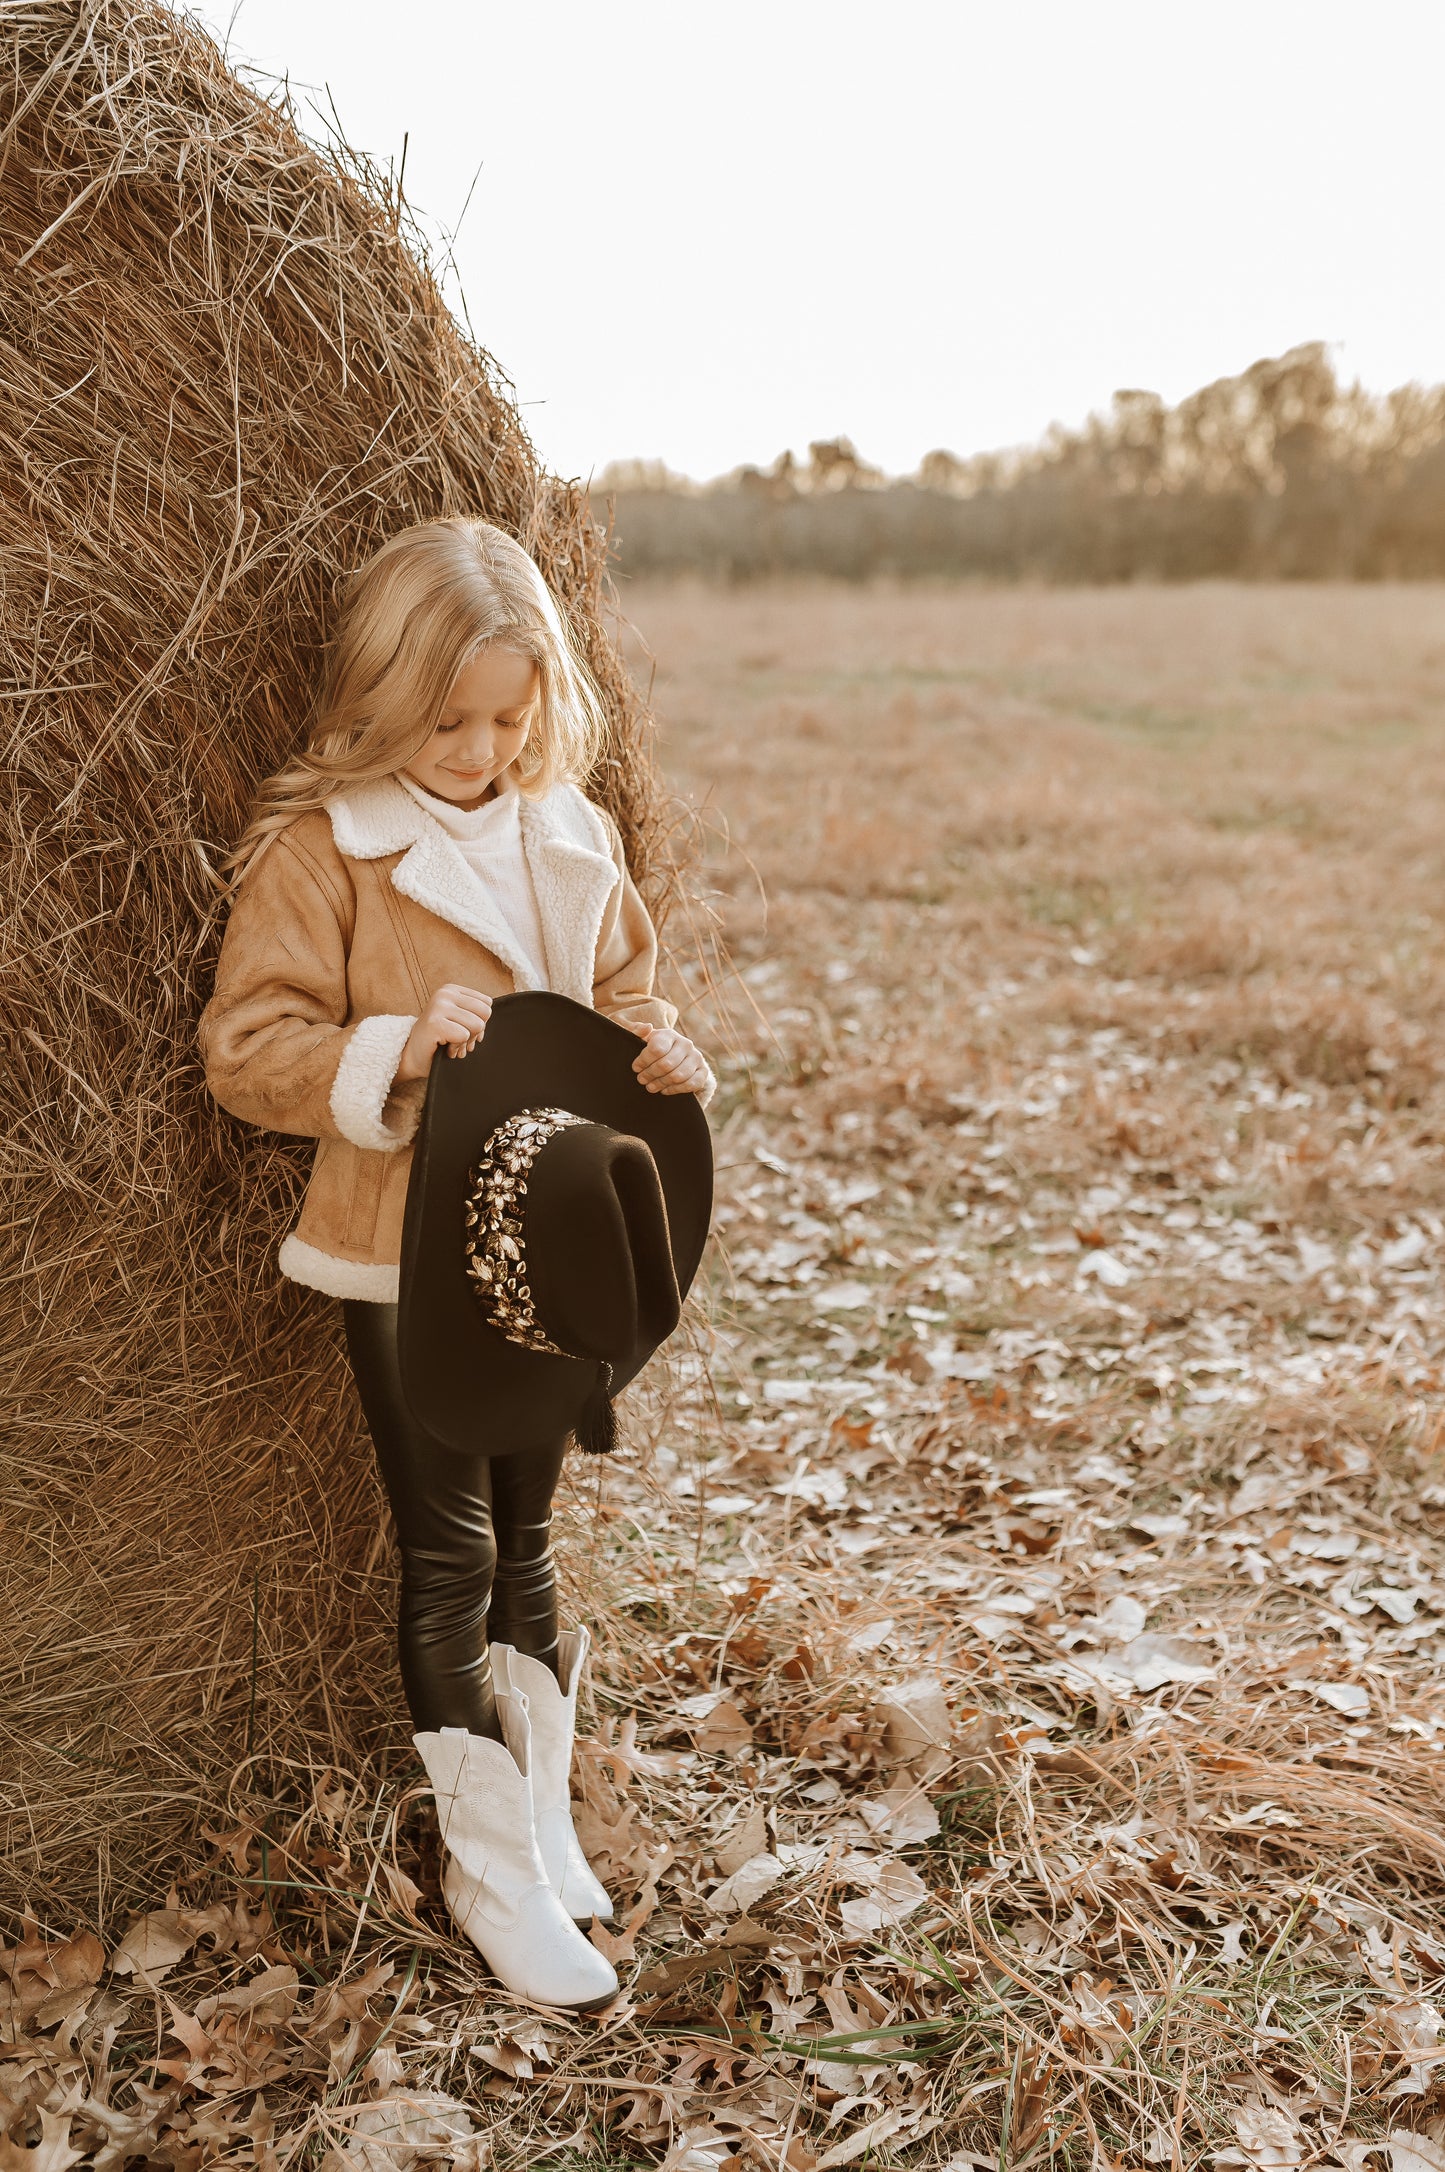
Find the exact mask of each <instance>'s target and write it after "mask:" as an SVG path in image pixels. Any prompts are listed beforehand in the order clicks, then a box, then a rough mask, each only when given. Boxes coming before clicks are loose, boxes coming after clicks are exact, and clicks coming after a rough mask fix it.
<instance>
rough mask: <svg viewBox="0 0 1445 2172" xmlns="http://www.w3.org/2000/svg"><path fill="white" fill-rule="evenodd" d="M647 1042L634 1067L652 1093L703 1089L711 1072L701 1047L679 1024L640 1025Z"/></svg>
mask: <svg viewBox="0 0 1445 2172" xmlns="http://www.w3.org/2000/svg"><path fill="white" fill-rule="evenodd" d="M637 1031H638V1032H639V1033H640V1034H641V1035H642V1038H643V1040H644V1041H646V1043H647V1046H646V1048H644V1050H643V1051H642V1054H641V1055H640V1056H639V1057H638V1058H637V1060H636V1062H635V1063H634V1064H633V1066H632V1068H633V1070H634V1071H635V1072H636V1073H637V1076H638V1077H639V1078H640V1079H641V1081H642V1083H643V1085H644V1086H645V1087H646V1088H647V1090H648V1092H649V1093H650V1094H696V1093H701V1091H702V1089H703V1088H704V1086H706V1084H707V1082H708V1080H709V1078H711V1076H712V1073H711V1071H710V1070H709V1069H708V1061H707V1058H706V1056H704V1054H703V1052H702V1050H701V1049H700V1048H698V1047H696V1046H695V1045H694V1044H693V1042H691V1041H690V1040H689V1039H688V1037H687V1035H686V1034H685V1033H679V1032H678V1030H677V1028H676V1026H639V1027H638V1028H637Z"/></svg>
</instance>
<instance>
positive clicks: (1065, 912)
mask: <svg viewBox="0 0 1445 2172" xmlns="http://www.w3.org/2000/svg"><path fill="white" fill-rule="evenodd" d="M625 608H626V611H627V613H628V616H629V619H630V621H631V623H632V629H633V630H632V632H631V633H630V635H629V643H630V648H631V653H632V658H633V663H634V668H635V669H636V671H637V672H638V674H639V676H640V677H641V678H642V680H643V682H644V684H645V683H646V681H647V678H648V676H649V674H650V673H652V674H654V675H655V676H654V688H653V691H654V700H655V703H656V706H657V709H658V712H659V715H660V717H661V719H662V724H663V731H662V747H661V751H662V756H663V760H664V764H665V766H666V768H667V771H668V773H669V775H670V777H671V779H672V781H673V783H674V784H675V785H676V787H677V788H678V790H679V791H680V792H682V793H683V794H684V795H685V796H686V797H688V798H689V799H690V800H691V801H692V802H693V803H694V805H696V806H698V807H699V808H701V809H702V811H703V815H704V820H705V822H706V824H707V845H706V864H705V876H706V881H707V883H708V885H709V887H710V889H711V893H712V902H713V907H714V910H715V911H716V914H717V916H718V919H719V923H720V926H721V930H722V932H723V934H724V936H725V939H726V941H727V943H728V945H729V947H730V950H731V955H732V958H733V961H734V964H735V967H736V977H735V979H734V980H733V982H732V983H731V984H730V986H729V987H728V988H726V989H725V990H724V991H723V997H724V1000H725V1002H726V1006H727V1010H728V1014H729V1017H730V1021H731V1024H730V1026H729V1028H728V1031H729V1033H730V1049H729V1052H728V1053H727V1055H726V1056H725V1058H724V1059H723V1060H722V1062H721V1064H720V1069H721V1070H722V1073H723V1088H722V1092H721V1094H720V1096H719V1101H718V1104H717V1107H716V1111H715V1113H716V1115H717V1118H718V1144H719V1161H720V1200H719V1212H718V1233H719V1234H718V1245H717V1251H716V1256H715V1262H714V1287H713V1306H712V1322H711V1328H710V1331H709V1334H710V1345H709V1346H704V1344H703V1343H702V1341H701V1340H700V1341H699V1346H698V1347H697V1348H696V1349H695V1350H693V1351H691V1352H686V1351H685V1352H683V1353H682V1354H681V1355H680V1356H678V1357H677V1358H675V1360H674V1361H673V1363H672V1364H671V1367H670V1369H669V1372H668V1374H667V1377H666V1378H665V1379H663V1380H661V1381H660V1382H659V1383H657V1384H656V1386H655V1388H654V1390H653V1392H652V1395H651V1399H650V1400H649V1401H648V1402H647V1403H646V1404H645V1405H641V1406H639V1407H638V1408H637V1409H636V1410H635V1412H634V1413H633V1417H632V1430H633V1438H634V1452H633V1454H632V1456H631V1457H630V1458H629V1459H628V1460H627V1461H626V1462H625V1463H624V1464H623V1465H622V1466H620V1467H613V1468H609V1469H606V1470H602V1471H600V1472H599V1471H598V1470H594V1469H593V1468H591V1467H589V1468H588V1469H586V1470H585V1471H583V1470H580V1469H579V1470H576V1471H574V1473H573V1474H572V1477H571V1480H570V1482H569V1483H570V1485H571V1489H572V1490H571V1493H570V1495H569V1499H568V1503H567V1506H566V1510H565V1515H564V1523H565V1539H566V1550H567V1562H568V1574H569V1579H570V1585H571V1590H572V1593H573V1596H574V1598H575V1601H576V1603H577V1604H578V1605H579V1606H580V1608H581V1609H582V1610H583V1612H584V1613H585V1614H586V1615H587V1616H588V1617H589V1618H590V1619H591V1620H592V1621H593V1622H594V1625H595V1626H596V1629H597V1632H598V1638H599V1651H598V1654H597V1658H596V1662H595V1667H594V1713H593V1716H592V1723H591V1724H592V1732H591V1736H590V1739H589V1741H588V1742H587V1743H586V1744H584V1745H583V1746H582V1750H581V1754H580V1759H579V1763H580V1774H579V1779H580V1785H581V1789H582V1796H583V1809H582V1812H581V1824H582V1829H583V1835H584V1839H585V1841H586V1844H587V1846H588V1848H589V1852H591V1853H592V1855H593V1857H594V1859H595V1860H596V1861H597V1862H598V1865H599V1868H600V1869H601V1870H602V1872H603V1874H604V1875H605V1876H607V1877H608V1878H609V1879H610V1880H611V1882H612V1884H613V1886H614V1889H615V1890H616V1892H617V1893H618V1895H619V1897H620V1900H621V1903H622V1911H621V1921H620V1923H619V1925H618V1926H617V1927H616V1928H615V1930H614V1932H613V1933H612V1934H610V1935H609V1934H605V1933H599V1934H598V1935H599V1938H600V1939H601V1940H602V1941H603V1942H604V1943H605V1945H606V1948H607V1950H608V1951H610V1952H612V1953H614V1954H615V1956H616V1958H617V1961H618V1966H619V1969H620V1971H621V1973H622V1976H623V1980H624V1985H625V1987H626V1989H625V1995H624V1997H623V1998H622V1999H621V2000H620V2001H619V2002H618V2004H617V2005H616V2006H615V2007H614V2008H613V2010H612V2011H611V2012H610V2013H608V2014H607V2015H604V2016H603V2017H601V2018H600V2019H588V2020H582V2021H558V2020H557V2019H556V2018H555V2017H551V2016H548V2015H545V2014H541V2013H537V2012H530V2013H529V2012H526V2011H525V2010H523V2009H521V2008H518V2007H516V2006H515V2005H513V2004H512V2003H511V2002H507V2001H503V2000H501V1999H500V1998H499V1997H498V1996H497V1995H496V1993H495V1991H494V1990H493V1989H492V1988H490V1987H489V1986H488V1983H487V1980H486V1979H485V1978H484V1977H483V1976H482V1975H481V1974H480V1973H479V1972H478V1971H476V1970H474V1969H472V1968H471V1967H470V1965H469V1963H468V1961H467V1957H466V1955H465V1954H464V1953H463V1952H461V1950H460V1949H459V1948H458V1947H457V1946H456V1945H455V1944H454V1943H453V1942H452V1941H451V1940H450V1939H449V1937H448V1935H447V1933H446V1928H445V1921H444V1918H443V1916H442V1915H441V1913H440V1910H439V1904H438V1900H437V1883H436V1853H435V1840H434V1828H433V1826H432V1825H431V1823H430V1819H429V1813H428V1809H427V1806H426V1805H425V1803H424V1802H423V1801H422V1800H421V1799H420V1798H419V1796H418V1795H417V1794H416V1792H415V1779H416V1775H415V1773H414V1772H413V1771H411V1770H410V1768H407V1767H404V1766H403V1767H399V1768H398V1772H397V1773H394V1774H391V1775H388V1774H387V1773H384V1772H381V1773H378V1772H376V1771H373V1770H371V1769H370V1768H365V1769H358V1770H357V1771H355V1772H330V1773H289V1774H279V1773H278V1774H272V1775H270V1776H269V1778H268V1780H267V1786H268V1787H269V1790H270V1792H269V1794H265V1793H263V1792H262V1791H261V1783H260V1781H259V1780H258V1779H257V1777H256V1776H255V1775H254V1774H250V1775H248V1776H247V1778H246V1781H245V1790H244V1791H243V1790H242V1789H241V1787H240V1786H239V1785H238V1787H237V1788H236V1789H235V1790H233V1793H232V1796H231V1798H230V1802H229V1804H228V1805H227V1806H226V1807H225V1814H224V1815H219V1814H218V1818H217V1821H216V1823H215V1826H214V1828H213V1831H212V1835H211V1847H210V1853H209V1857H208V1859H207V1860H206V1861H204V1862H203V1861H201V1860H199V1859H198V1860H197V1862H196V1863H195V1864H193V1865H187V1866H178V1878H177V1885H176V1888H175V1890H174V1891H173V1892H172V1893H171V1894H170V1895H169V1896H167V1897H164V1898H165V1906H164V1907H162V1906H161V1901H162V1898H163V1896H160V1895H158V1896H157V1908H156V1912H155V1913H154V1914H153V1915H152V1916H151V1917H149V1918H144V1919H142V1920H141V1922H140V1923H139V1924H138V1925H136V1926H134V1927H133V1928H132V1930H131V1932H130V1933H129V1934H128V1936H127V1939H126V1941H124V1942H123V1944H122V1946H121V1948H120V1949H118V1950H116V1949H112V1950H110V1951H109V1952H107V1951H106V1950H105V1949H104V1948H103V1947H102V1945H101V1944H100V1942H99V1941H97V1940H96V1939H95V1938H94V1937H92V1936H90V1934H88V1933H80V1934H78V1935H75V1936H70V1937H65V1936H64V1935H63V1932H64V1928H65V1927H61V1926H41V1925H36V1926H34V1927H33V1931H32V1934H31V1936H30V1939H29V1942H28V1944H26V1945H22V1946H21V1947H19V1948H13V1949H11V1951H10V1953H9V1954H8V1956H6V1966H7V1968H8V1972H9V1977H10V1983H11V1993H12V1999H11V2008H10V2019H9V2022H8V2024H7V2025H6V2027H5V2028H3V2029H0V2035H3V2034H7V2033H8V2036H9V2038H10V2043H9V2045H8V2047H7V2046H6V2045H5V2044H3V2043H0V2168H3V2172H10V2168H11V2167H12V2166H19V2165H27V2166H36V2167H39V2166H43V2167H44V2168H45V2172H50V2168H52V2167H54V2168H56V2172H64V2168H65V2167H67V2166H69V2165H71V2164H76V2163H81V2162H84V2163H86V2164H92V2163H93V2164H95V2165H96V2166H98V2167H99V2168H100V2172H124V2168H125V2167H127V2166H130V2165H141V2164H144V2165H150V2164H167V2165H172V2164H174V2165H186V2166H191V2165H196V2166H200V2165H203V2164H212V2163H215V2164H221V2163H226V2164H256V2165H259V2166H262V2167H268V2166H276V2167H279V2166H282V2165H287V2166H290V2165H302V2164H306V2165H312V2166H315V2165H325V2166H326V2167H328V2168H329V2172H346V2168H349V2167H351V2166H355V2165H360V2166H362V2167H364V2168H365V2172H379V2168H381V2167H383V2166H387V2167H391V2166H400V2165H406V2164H410V2163H415V2162H421V2161H441V2162H451V2163H454V2164H457V2165H462V2166H466V2165H472V2166H475V2167H481V2166H484V2165H495V2166H497V2167H499V2168H508V2172H510V2168H513V2167H516V2168H521V2167H522V2166H538V2167H542V2166H546V2167H552V2168H556V2172H562V2168H564V2167H566V2168H576V2172H582V2168H588V2172H591V2168H596V2172H604V2168H605V2172H622V2168H624V2167H634V2166H636V2167H642V2166H656V2165H663V2166H666V2167H667V2168H668V2172H713V2168H721V2167H725V2166H731V2167H738V2168H746V2172H753V2168H764V2167H771V2168H776V2172H825V2168H831V2167H834V2166H844V2165H850V2166H858V2167H866V2168H871V2172H880V2168H885V2167H899V2168H902V2167H918V2168H920V2172H925V2168H942V2167H949V2168H951V2172H982V2168H985V2167H987V2168H992V2172H1006V2168H1007V2172H1022V2168H1026V2167H1028V2168H1033V2167H1038V2168H1040V2172H1042V2168H1044V2167H1056V2168H1059V2172H1064V2168H1069V2172H1075V2168H1078V2172H1085V2168H1087V2172H1136V2168H1137V2172H1145V2168H1149V2167H1166V2168H1173V2172H1181V2168H1186V2167H1189V2168H1192V2167H1194V2166H1198V2165H1206V2164H1212V2165H1223V2166H1240V2167H1259V2168H1268V2167H1294V2166H1314V2165H1320V2166H1332V2167H1339V2168H1344V2172H1441V2168H1445V2042H1442V2036H1445V2020H1442V2013H1445V1817H1442V1813H1445V1697H1442V1694H1441V1690H1440V1671H1441V1668H1440V1661H1441V1651H1442V1642H1445V1452H1442V1444H1445V1378H1442V1372H1441V1365H1442V1349H1445V1336H1442V1320H1441V1314H1440V1268H1441V1255H1442V1238H1445V1160H1442V1152H1441V1144H1442V1122H1445V1096H1442V1070H1441V1047H1440V1023H1441V1016H1442V997H1445V978H1442V966H1441V927H1442V910H1445V908H1442V895H1445V892H1442V878H1445V842H1442V839H1445V595H1442V594H1441V592H1440V591H1438V590H1435V589H1432V588H1426V587H1419V588H1408V589H1407V588H1386V587H1381V588H1337V589H1336V588H1306V587H1290V588H1261V587H1254V588H1248V589H1236V588H1231V587H1219V588H1202V589H1196V590H1187V589H1176V590H1153V589H1133V590H1124V589H1116V590H1104V591H1096V592H1088V593H1069V592H1054V593H1043V592H1040V593H1031V592H1027V591H1019V590H1013V591H1005V592H999V593H989V592H987V591H985V590H981V589H979V590H963V591H948V590H944V589H940V590H936V591H925V590H912V591H900V592H897V593H889V592H887V591H882V590H866V589H859V590H844V589H835V588H826V587H798V588H794V589H788V590H782V589H777V590H739V591H734V592H722V591H715V590H704V589H701V588H698V589H692V588H688V587H684V586H674V587H667V586H642V587H639V586H636V585H634V586H633V587H632V588H630V589H629V590H628V591H627V592H626V596H625ZM701 1008H702V1013H703V1015H706V1014H707V1010H708V1006H707V1005H706V1004H704V1005H702V1007H701ZM712 1030H718V1031H720V1030H721V1028H720V1027H717V1026H716V1025H715V1026H714V1028H713V1029H712ZM383 1573H384V1571H383ZM403 1733H404V1730H403V1728H402V1726H401V1724H400V1717H399V1724H398V1735H399V1737H400V1736H402V1735H403ZM182 1873H183V1874H182ZM0 2011H3V2010H0ZM7 2120H8V2122H9V2124H8V2127H7V2124H6V2122H7ZM7 2131H8V2133H9V2134H10V2135H11V2137H12V2139H11V2140H10V2141H9V2142H6V2141H5V2140H4V2139H3V2136H4V2134H5V2133H6V2132H7ZM26 2141H28V2142H29V2143H30V2144H33V2145H35V2146H34V2147H30V2148H26V2147H24V2146H23V2145H24V2143H25V2142H26ZM47 2150H49V2152H50V2154H48V2155H47V2154H45V2151H47ZM37 2151H38V2152H39V2153H37Z"/></svg>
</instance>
